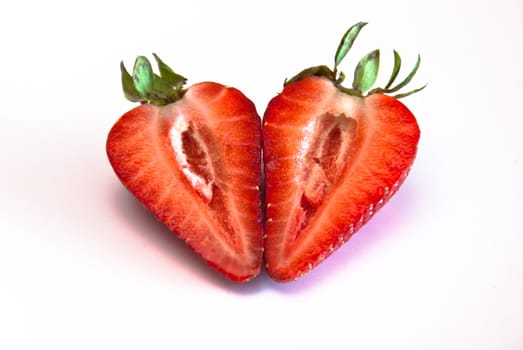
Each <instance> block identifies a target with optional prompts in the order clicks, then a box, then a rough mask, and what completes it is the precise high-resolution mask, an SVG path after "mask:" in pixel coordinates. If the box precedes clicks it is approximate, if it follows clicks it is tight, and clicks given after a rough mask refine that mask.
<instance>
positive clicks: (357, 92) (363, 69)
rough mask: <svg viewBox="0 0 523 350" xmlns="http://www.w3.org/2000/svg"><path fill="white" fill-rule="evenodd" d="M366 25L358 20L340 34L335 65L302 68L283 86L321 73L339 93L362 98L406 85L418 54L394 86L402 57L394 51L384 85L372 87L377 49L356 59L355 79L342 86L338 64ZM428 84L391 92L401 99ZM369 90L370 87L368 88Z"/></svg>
mask: <svg viewBox="0 0 523 350" xmlns="http://www.w3.org/2000/svg"><path fill="white" fill-rule="evenodd" d="M365 25H367V23H366V22H358V23H356V24H355V25H353V26H352V27H350V28H349V29H348V30H347V31H346V32H345V34H344V35H343V37H342V39H341V41H340V44H339V45H338V48H337V50H336V54H335V55H334V68H333V69H330V68H329V67H327V66H324V65H321V66H314V67H311V68H307V69H304V70H303V71H301V72H300V73H298V74H297V75H296V76H294V77H293V78H291V79H289V80H285V83H284V85H286V84H290V83H293V82H296V81H299V80H301V79H304V78H307V77H311V76H321V77H324V78H327V79H329V80H330V81H332V82H333V83H334V85H335V86H336V87H337V88H338V89H339V90H340V91H342V92H344V93H346V94H349V95H352V96H357V97H364V96H369V95H372V94H377V93H382V94H391V93H395V92H397V91H398V90H400V89H402V88H403V87H405V86H406V85H407V84H408V83H410V81H411V80H412V78H413V77H414V75H415V74H416V72H417V71H418V68H419V66H420V61H421V59H420V56H419V55H418V60H417V61H416V64H415V66H414V68H413V69H412V71H411V72H410V73H409V75H407V77H406V78H405V79H404V80H403V81H402V82H400V83H399V84H397V85H396V86H394V87H392V86H393V84H394V82H395V81H396V78H397V77H398V74H399V72H400V68H401V57H400V55H399V53H398V52H397V51H396V50H394V51H393V53H394V67H393V68H392V73H391V76H390V78H389V80H388V82H387V84H386V85H385V87H384V88H382V87H377V88H374V89H372V86H373V85H374V83H375V82H376V80H377V77H378V71H379V67H380V51H379V50H374V51H371V52H369V53H368V54H366V55H365V56H363V58H362V59H361V60H360V61H359V62H358V64H357V66H356V69H355V71H354V80H353V82H352V87H350V88H347V87H344V86H342V85H341V84H342V83H343V81H344V79H345V74H344V73H343V72H341V71H338V66H339V64H340V63H341V61H342V60H343V59H344V58H345V56H347V53H348V52H349V50H350V49H351V47H352V45H353V44H354V41H355V40H356V38H357V36H358V34H359V33H360V31H361V29H362V28H363V27H364V26H365ZM426 86H427V85H426V84H425V85H424V86H422V87H421V88H417V89H414V90H412V91H409V92H406V93H399V94H396V95H393V97H395V98H402V97H406V96H409V95H412V94H413V93H416V92H418V91H421V90H423V89H424V88H425V87H426ZM371 89H372V90H371Z"/></svg>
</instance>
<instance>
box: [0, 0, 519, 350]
mask: <svg viewBox="0 0 523 350" xmlns="http://www.w3.org/2000/svg"><path fill="white" fill-rule="evenodd" d="M522 4H523V3H522V2H521V1H520V0H497V1H481V0H475V1H469V0H466V1H455V0H444V1H432V2H421V1H404V0H397V1H388V0H375V1H358V2H356V1H339V2H335V1H328V0H322V1H317V2H312V1H310V2H308V1H301V2H284V1H269V0H264V1H260V2H256V3H252V2H247V1H243V2H240V1H238V2H237V3H233V2H231V1H205V2H204V1H183V2H179V1H165V2H157V1H143V2H136V1H126V2H125V3H123V2H122V3H117V2H114V3H113V2H110V1H105V2H102V1H84V2H75V1H69V2H65V1H64V2H60V1H53V0H50V1H25V2H24V1H16V2H15V1H11V2H9V3H8V4H4V5H2V9H1V11H0V33H1V34H0V38H1V42H0V49H1V56H0V69H1V73H0V164H1V170H0V349H192V348H201V349H204V348H207V349H210V348H213V349H313V348H322V349H359V350H363V349H476V350H478V349H485V350H486V349H497V350H500V349H503V350H505V349H514V350H516V349H523V219H522V217H523V199H522V198H523V185H522V182H523V141H521V135H522V132H523V113H522V112H521V110H522V108H521V100H522V98H523V69H522V62H523V45H522V44H523V41H522V37H523V25H522V24H521V23H522V18H523V5H522ZM360 20H365V21H368V22H369V25H368V26H367V27H365V28H364V29H363V31H362V32H361V34H360V37H359V38H358V40H357V41H356V43H355V45H354V47H353V50H352V51H351V53H349V56H348V58H347V60H346V62H344V63H343V64H342V67H341V68H342V69H344V70H345V72H346V73H347V75H348V76H351V75H352V70H353V67H354V62H355V61H357V60H358V59H359V58H360V57H361V56H362V55H363V54H364V53H366V52H368V51H370V50H372V49H374V48H378V47H379V48H382V49H383V51H382V68H383V71H382V75H381V82H383V81H384V80H386V79H387V77H388V74H389V72H390V67H391V65H392V52H391V50H392V48H396V49H397V50H398V51H399V52H400V53H401V54H402V57H403V59H404V71H403V74H405V73H406V72H407V71H408V70H409V69H410V67H411V66H412V65H413V64H414V61H415V57H416V54H417V53H418V52H419V53H420V54H421V55H422V64H421V68H420V71H419V74H418V77H417V78H416V79H415V81H414V84H413V85H412V87H416V86H418V85H421V84H424V83H425V82H429V86H428V87H427V89H426V90H425V91H423V92H422V93H419V94H417V95H414V96H412V97H409V98H407V99H405V100H404V103H406V104H407V105H408V106H409V108H410V109H411V110H412V111H413V112H414V114H415V115H416V116H417V118H418V121H419V124H420V127H421V130H422V138H421V142H420V145H419V153H418V158H417V160H416V162H415V165H414V167H413V169H412V172H411V174H410V176H409V178H408V179H407V181H406V182H405V185H404V186H403V187H402V188H401V190H400V191H399V193H398V194H397V195H396V196H395V197H394V198H393V199H392V200H391V201H390V203H389V204H388V205H387V206H386V207H385V208H384V209H382V210H381V212H380V213H379V214H377V215H376V216H375V217H374V219H373V220H372V221H371V222H370V223H369V224H368V225H366V226H365V227H364V228H363V229H362V230H361V231H360V232H359V233H358V234H357V235H356V236H355V237H354V238H353V239H352V240H351V241H350V242H349V243H348V244H346V245H345V246H344V247H343V248H342V249H340V250H339V251H338V252H337V253H336V254H335V255H334V256H332V257H331V258H330V259H328V260H327V261H326V262H325V263H323V264H322V265H321V266H320V267H318V268H317V269H316V270H314V271H313V272H312V273H310V274H309V275H307V276H306V277H304V278H302V279H300V280H299V281H297V282H294V283H289V284H277V283H274V282H272V281H271V280H270V279H269V278H268V277H267V276H266V275H265V274H262V275H261V276H260V277H259V278H257V279H255V280H254V281H252V282H250V283H248V284H241V285H238V284H234V283H232V282H228V281H226V280H225V279H223V278H222V277H221V276H220V275H218V274H217V273H216V272H215V271H214V270H211V269H210V268H208V267H207V266H206V265H205V263H204V262H202V261H200V259H198V258H197V257H196V256H194V255H193V253H191V252H190V251H189V250H188V249H187V248H186V247H185V246H184V245H183V244H182V243H180V242H179V241H178V240H177V239H176V238H175V237H174V236H173V235H170V234H169V232H168V230H167V229H165V228H164V227H163V226H162V225H161V224H159V223H158V222H156V221H155V220H154V219H153V218H152V216H151V215H149V214H148V213H147V212H146V211H145V210H144V209H142V207H141V206H140V205H139V204H138V203H137V202H136V201H135V200H134V199H133V197H132V196H131V195H129V194H128V193H127V192H126V191H125V190H124V188H123V186H122V185H121V184H120V183H119V182H118V180H117V178H116V176H115V175H114V173H113V171H112V169H111V168H110V166H109V163H108V161H107V159H106V155H105V148H104V147H105V139H106V135H107V132H108V131H109V129H110V127H111V126H112V124H113V123H114V122H115V121H116V120H117V119H118V118H119V116H120V115H122V114H123V113H124V112H125V111H126V110H128V109H130V108H132V107H133V104H132V103H130V102H127V101H125V100H124V98H123V96H122V92H121V89H120V72H119V67H118V65H119V62H120V60H121V59H124V61H125V62H126V64H127V65H128V66H132V63H133V61H134V57H135V56H136V55H138V54H145V55H148V56H149V57H151V56H150V53H151V52H156V53H158V54H159V55H160V57H162V58H163V59H164V60H165V61H166V62H167V63H169V64H170V65H171V66H172V67H173V68H174V69H175V70H176V71H178V72H179V73H181V74H184V75H185V76H187V77H188V78H189V79H190V83H195V82H199V81H203V80H212V81H217V82H221V83H224V84H227V85H231V86H235V87H237V88H239V89H241V90H242V91H243V92H244V93H245V94H246V95H247V96H249V97H250V98H251V99H252V100H253V101H254V102H255V103H256V106H257V109H258V112H259V113H260V114H262V113H263V111H264V109H265V106H266V105H267V103H268V101H269V100H270V98H271V97H273V96H274V95H275V94H276V93H278V92H279V91H280V90H281V87H282V83H283V80H284V78H286V77H290V76H292V75H294V74H295V73H297V72H298V71H300V70H301V69H302V68H305V67H309V66H312V65H317V64H322V63H325V64H329V65H330V64H332V59H333V58H332V57H333V54H334V51H335V49H336V46H337V44H338V42H339V39H340V37H341V35H342V34H343V33H344V31H345V30H346V29H347V28H348V27H349V26H350V25H352V24H354V23H355V22H357V21H360Z"/></svg>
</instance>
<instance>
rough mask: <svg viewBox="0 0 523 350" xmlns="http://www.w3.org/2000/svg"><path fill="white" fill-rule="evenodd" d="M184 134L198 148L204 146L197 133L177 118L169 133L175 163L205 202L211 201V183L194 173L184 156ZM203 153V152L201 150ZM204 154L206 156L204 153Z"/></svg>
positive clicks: (182, 118) (181, 119)
mask: <svg viewBox="0 0 523 350" xmlns="http://www.w3.org/2000/svg"><path fill="white" fill-rule="evenodd" d="M185 133H190V136H191V137H192V138H193V139H194V140H195V141H196V142H197V143H198V144H199V146H200V147H202V145H204V143H203V142H202V140H200V138H199V135H198V133H196V132H193V130H191V129H190V125H189V123H188V122H187V120H186V119H185V118H184V117H183V116H181V115H180V116H179V117H178V118H176V120H175V121H174V123H173V126H172V128H171V130H170V132H169V138H170V140H171V146H172V148H173V151H174V155H175V157H176V161H177V162H178V164H179V165H180V169H181V170H182V172H183V174H184V175H185V177H186V178H187V180H188V181H189V183H190V184H191V186H192V187H193V188H194V189H195V190H196V191H197V192H198V193H199V194H200V196H201V197H202V198H204V199H205V200H206V201H207V202H210V201H211V200H212V196H213V181H212V180H207V179H206V178H205V177H203V176H201V175H199V174H197V173H195V171H194V170H193V167H192V166H191V164H190V163H189V160H188V158H187V154H186V147H185V146H184V137H183V135H184V134H185ZM203 151H204V152H205V150H203ZM205 154H208V153H207V152H205Z"/></svg>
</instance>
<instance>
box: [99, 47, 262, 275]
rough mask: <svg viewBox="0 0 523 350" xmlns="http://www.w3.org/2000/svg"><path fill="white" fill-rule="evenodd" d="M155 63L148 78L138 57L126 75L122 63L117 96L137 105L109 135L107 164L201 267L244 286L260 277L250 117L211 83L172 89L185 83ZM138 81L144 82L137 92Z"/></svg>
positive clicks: (242, 100)
mask: <svg viewBox="0 0 523 350" xmlns="http://www.w3.org/2000/svg"><path fill="white" fill-rule="evenodd" d="M155 58H157V56H155ZM157 61H158V63H159V66H160V73H161V74H162V73H163V75H162V76H161V77H160V76H156V75H150V74H151V73H150V71H151V70H150V64H149V63H148V61H147V62H144V58H142V57H139V58H138V59H137V62H136V64H135V69H134V72H133V75H134V76H133V77H131V76H130V75H129V74H128V73H127V71H126V70H125V68H124V67H123V65H122V82H123V85H124V91H125V93H126V96H127V97H128V98H129V99H131V100H134V101H140V102H142V105H141V106H139V107H136V108H134V109H132V110H130V111H129V112H127V113H126V114H124V115H123V116H122V117H121V118H120V119H119V120H118V121H117V122H116V124H115V125H114V126H113V128H112V129H111V131H110V132H109V136H108V139H107V145H106V149H107V155H108V157H109V161H110V163H111V165H112V167H113V169H114V171H115V172H116V174H117V176H118V177H119V179H120V180H121V182H122V183H123V184H124V185H125V187H126V188H127V189H128V190H129V191H130V192H131V193H132V194H133V195H134V196H135V197H136V198H137V199H138V200H139V201H140V202H141V203H142V204H143V205H144V206H145V207H146V208H147V209H149V210H150V211H151V212H152V213H153V214H154V215H155V216H156V217H157V218H158V219H159V220H160V221H161V222H163V223H164V224H165V225H166V226H167V227H168V228H169V229H170V230H171V231H172V232H173V233H175V234H176V235H177V236H178V237H179V238H180V239H182V240H183V241H185V242H186V243H187V244H188V246H189V247H190V248H192V249H193V250H194V251H195V252H196V253H197V254H199V255H200V256H201V257H202V258H203V259H205V260H206V261H207V263H208V264H209V265H211V266H212V267H214V268H216V269H217V270H218V271H220V272H221V273H223V274H224V275H225V276H227V277H229V278H230V279H232V280H234V281H247V280H249V279H251V278H252V277H254V276H256V275H257V274H258V273H259V272H260V266H261V255H262V232H261V229H262V227H261V225H262V224H261V207H260V202H261V199H260V190H259V189H260V185H261V167H260V162H261V130H260V118H259V116H258V114H257V112H256V109H255V106H254V104H253V103H252V102H251V101H250V100H249V99H248V98H247V97H245V96H244V95H243V94H242V93H241V92H240V91H239V90H237V89H234V88H231V87H225V86H223V85H220V84H217V83H212V82H204V83H199V84H195V85H192V86H191V87H189V88H188V89H186V90H182V86H183V83H184V82H185V78H183V77H181V76H179V75H176V74H175V73H173V72H172V71H170V68H169V67H167V66H166V65H165V64H164V63H163V62H162V61H161V60H160V59H159V58H157ZM148 64H149V67H147V65H148ZM140 65H141V66H140ZM144 65H145V68H144ZM167 69H168V71H167V72H166V70H167ZM144 71H145V72H146V73H143V72H144ZM147 79H150V80H152V84H149V85H150V86H149V87H147V86H146V87H145V90H143V91H142V89H141V88H143V85H140V84H145V85H147V84H148V82H147ZM162 84H163V85H162Z"/></svg>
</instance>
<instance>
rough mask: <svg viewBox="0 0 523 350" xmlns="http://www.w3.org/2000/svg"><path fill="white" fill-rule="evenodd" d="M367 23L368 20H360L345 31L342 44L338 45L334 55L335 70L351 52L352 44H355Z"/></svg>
mask: <svg viewBox="0 0 523 350" xmlns="http://www.w3.org/2000/svg"><path fill="white" fill-rule="evenodd" d="M366 25H367V22H359V23H356V24H355V25H353V26H352V27H350V28H349V29H348V30H347V31H346V32H345V34H344V35H343V37H342V38H341V41H340V44H339V45H338V48H337V50H336V54H335V55H334V72H336V71H337V68H338V66H339V65H340V63H341V61H343V59H344V58H345V56H347V53H349V50H350V48H351V47H352V44H354V41H355V40H356V38H357V37H358V34H359V33H360V31H361V29H362V28H363V27H365V26H366Z"/></svg>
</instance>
